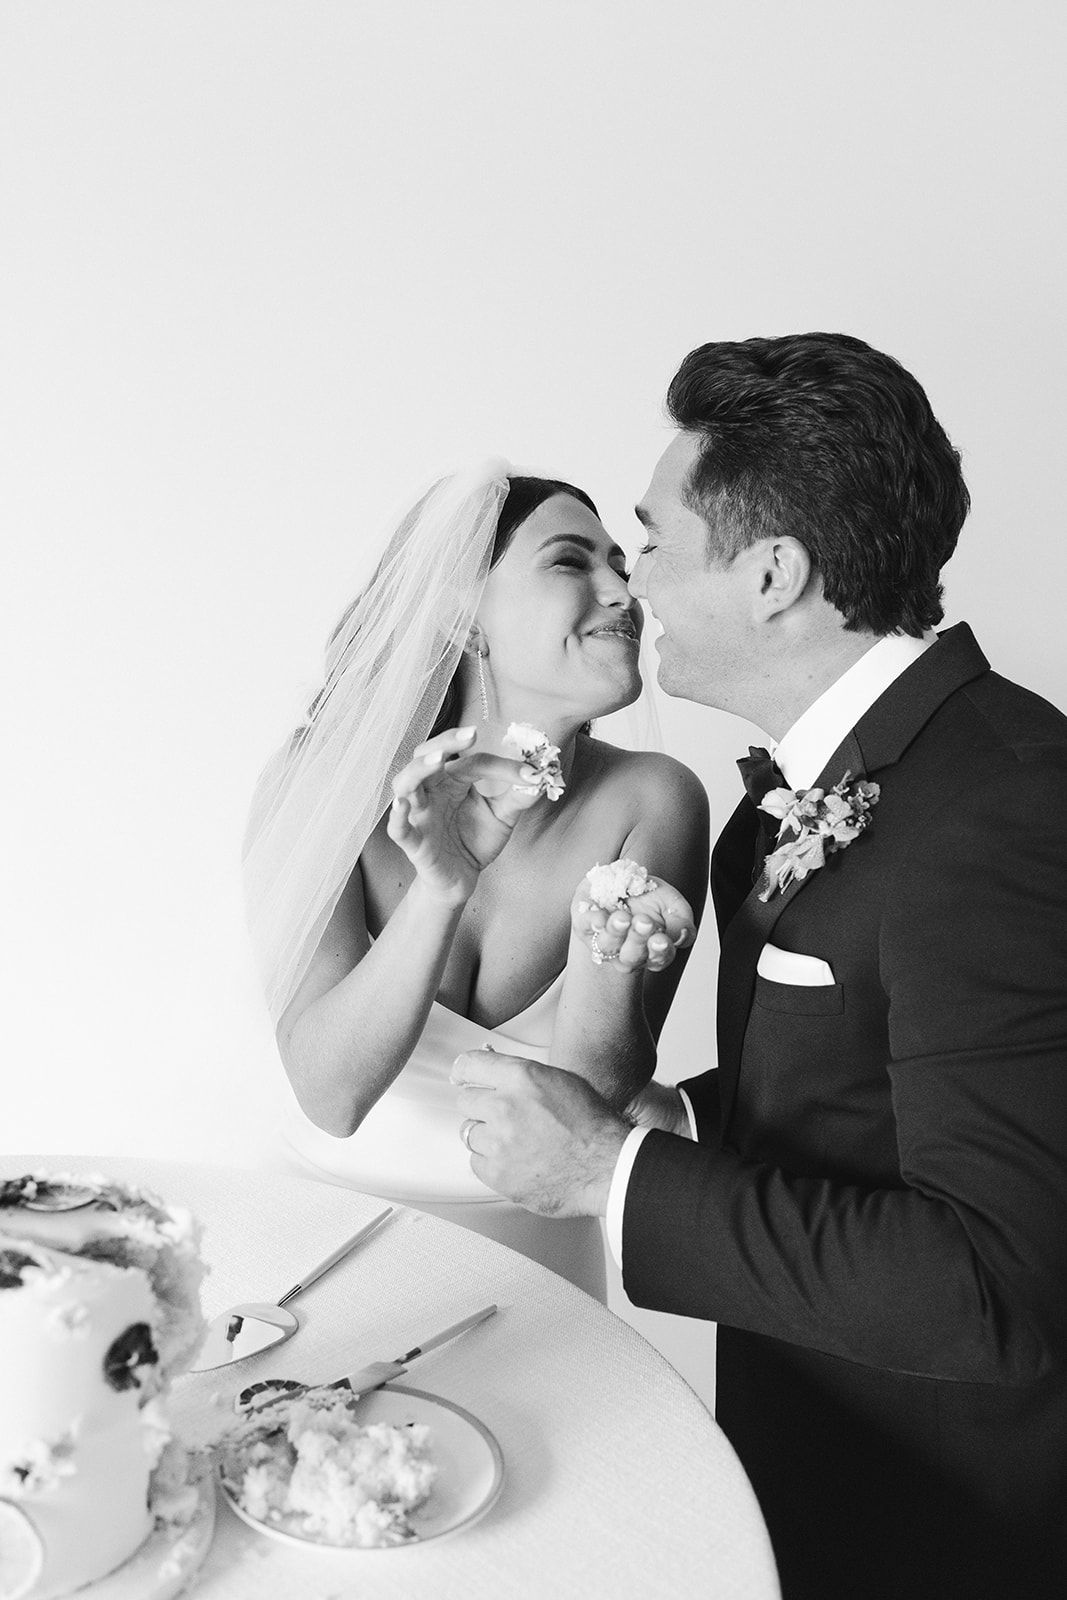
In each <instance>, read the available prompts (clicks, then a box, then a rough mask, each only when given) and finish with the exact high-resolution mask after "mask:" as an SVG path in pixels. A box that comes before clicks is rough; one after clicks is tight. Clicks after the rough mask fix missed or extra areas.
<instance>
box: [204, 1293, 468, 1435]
mask: <svg viewBox="0 0 1067 1600" xmlns="http://www.w3.org/2000/svg"><path fill="white" fill-rule="evenodd" d="M495 1311H496V1306H495V1305H492V1306H483V1307H482V1309H481V1310H480V1311H472V1312H471V1314H470V1316H468V1317H463V1318H461V1319H460V1321H459V1322H454V1323H453V1324H452V1326H451V1327H450V1328H445V1329H443V1330H442V1332H441V1333H435V1334H434V1335H433V1337H432V1338H430V1339H424V1340H423V1341H422V1343H421V1344H417V1345H415V1347H414V1348H413V1349H411V1350H408V1351H407V1352H406V1353H405V1354H404V1355H402V1356H397V1357H396V1358H395V1359H394V1360H392V1361H372V1362H371V1363H370V1364H369V1366H366V1367H360V1368H359V1370H358V1371H356V1372H347V1373H345V1375H344V1377H341V1378H334V1379H333V1380H332V1381H330V1382H328V1383H324V1384H316V1385H311V1384H306V1383H295V1382H293V1381H292V1380H291V1379H287V1378H265V1379H264V1380H263V1381H262V1382H261V1383H252V1384H249V1386H248V1388H247V1389H242V1390H241V1392H240V1394H239V1395H238V1396H237V1398H236V1400H235V1401H234V1403H233V1408H234V1410H235V1411H237V1412H239V1413H241V1414H243V1415H249V1414H250V1413H251V1412H253V1411H261V1410H263V1409H264V1408H265V1407H266V1406H269V1405H273V1404H274V1402H275V1401H276V1400H292V1399H295V1398H296V1397H297V1396H298V1395H301V1394H306V1393H307V1391H308V1389H309V1388H312V1387H315V1388H322V1389H347V1390H348V1391H349V1392H350V1393H351V1394H353V1395H355V1396H356V1397H357V1398H358V1396H359V1395H361V1394H366V1393H368V1391H369V1390H371V1389H380V1388H381V1387H382V1386H383V1384H386V1383H389V1382H391V1380H392V1379H393V1378H400V1377H402V1376H403V1375H404V1373H405V1372H406V1371H407V1370H408V1363H409V1362H411V1361H414V1360H415V1359H416V1357H417V1356H424V1355H426V1354H428V1352H429V1351H431V1350H436V1349H437V1348H438V1347H439V1346H440V1345H443V1344H447V1343H448V1341H449V1340H450V1339H456V1338H458V1337H459V1335H460V1334H461V1333H466V1332H467V1331H468V1330H469V1329H470V1328H476V1327H477V1326H478V1324H479V1323H480V1322H485V1321H486V1320H487V1318H489V1317H491V1316H492V1315H493V1313H494V1312H495Z"/></svg>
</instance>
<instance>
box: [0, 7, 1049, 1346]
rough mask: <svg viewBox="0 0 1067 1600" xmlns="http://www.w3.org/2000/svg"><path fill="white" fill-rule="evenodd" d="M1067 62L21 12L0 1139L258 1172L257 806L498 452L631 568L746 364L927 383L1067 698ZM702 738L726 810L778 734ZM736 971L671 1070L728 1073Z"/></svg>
mask: <svg viewBox="0 0 1067 1600" xmlns="http://www.w3.org/2000/svg"><path fill="white" fill-rule="evenodd" d="M1065 31H1067V30H1065V25H1064V9H1063V7H1062V6H1061V5H1060V4H1059V0H1047V3H1040V0H1014V3H1013V5H1012V6H1010V7H1008V6H1004V5H999V4H993V3H992V0H989V3H986V4H976V3H974V0H894V3H892V4H889V3H886V4H875V3H866V0H808V3H806V4H803V5H801V4H795V3H792V4H791V3H783V0H780V3H766V4H760V3H758V0H715V3H703V4H696V3H694V4H680V3H676V0H657V3H651V0H629V3H628V4H627V5H625V6H622V5H618V4H613V3H609V0H537V4H530V3H524V4H516V3H513V0H445V3H441V0H436V3H434V0H393V3H392V4H390V5H389V6H381V5H372V4H369V3H366V4H364V3H359V0H351V3H347V4H346V3H341V0H225V3H220V0H180V3H179V0H172V3H158V0H93V3H92V4H86V3H85V0H2V3H0V185H2V187H0V218H2V223H0V227H2V236H3V247H2V256H0V274H2V281H0V305H2V311H0V316H2V319H3V320H2V335H0V337H2V345H0V406H2V415H3V431H4V444H3V457H4V464H3V468H2V486H0V495H2V503H0V518H2V523H0V526H2V528H3V536H4V542H5V547H7V548H9V550H10V565H9V566H8V573H7V576H6V577H5V579H4V582H3V586H2V605H3V613H2V618H0V641H2V647H3V651H4V663H5V664H4V668H3V672H2V677H0V681H2V683H3V688H4V690H5V709H4V713H3V717H4V720H3V727H4V733H5V743H6V747H7V753H8V758H9V759H8V763H7V777H6V779H5V781H4V784H3V791H2V792H3V797H4V801H5V805H6V817H5V821H4V826H3V833H4V841H5V845H6V847H7V849H6V852H5V853H6V854H7V856H8V861H7V866H6V872H5V877H6V887H5V888H4V891H3V922H4V933H5V939H6V945H7V948H6V951H5V953H4V955H3V958H2V961H0V969H2V972H3V979H4V986H5V998H4V1002H3V1018H4V1024H5V1026H4V1041H3V1042H4V1057H5V1064H4V1069H3V1070H4V1084H3V1091H2V1097H0V1119H2V1120H0V1148H3V1149H7V1150H15V1149H26V1148H35V1149H47V1148H53V1149H75V1150H85V1151H86V1152H90V1151H92V1152H106V1151H110V1152H114V1153H121V1152H152V1153H157V1154H161V1155H173V1156H177V1157H185V1158H197V1157H199V1158H204V1159H211V1160H230V1159H234V1160H241V1161H251V1160H254V1159H255V1157H256V1153H257V1151H258V1149H259V1147H260V1144H261V1142H262V1138H263V1136H264V1133H265V1131H266V1129H267V1127H268V1126H269V1120H270V1110H269V1101H270V1095H271V1093H272V1092H273V1089H274V1086H275V1084H276V1079H277V1068H276V1066H275V1063H274V1056H273V1049H272V1045H271V1041H270V1037H269V1033H268V1030H267V1027H266V1023H265V1020H264V1018H263V1015H262V1012H261V1009H260V1006H259V1002H258V996H257V994H256V990H255V984H254V980H253V978H252V976H251V972H250V966H249V958H248V955H247V952H246V948H245V942H244V932H243V926H242V915H241V908H240V894H239V883H238V867H237V862H238V852H239V845H240V838H241V832H242V826H243V819H244V812H245V806H246V803H247V798H248V795H249V792H250V790H251V787H252V784H253V782H254V779H255V776H256V773H257V771H258V769H259V766H260V764H261V763H262V761H263V760H264V758H265V757H266V755H267V753H268V752H269V751H270V750H271V748H272V747H273V745H274V744H275V743H276V742H278V740H280V738H281V737H282V735H283V734H284V733H285V732H286V731H287V729H288V727H289V725H290V723H291V721H292V719H293V717H294V714H295V713H296V712H297V711H298V709H299V708H300V707H301V706H302V704H303V703H304V700H305V697H306V695H307V692H308V690H309V688H310V687H311V685H312V684H313V683H314V680H315V675H316V672H317V669H318V662H319V653H320V647H321V643H322V640H323V637H324V635H325V633H326V631H327V629H328V628H329V626H330V625H331V623H332V621H333V619H334V617H335V615H336V613H337V612H338V610H339V609H340V607H341V605H342V603H343V602H344V601H345V599H346V598H347V597H348V596H349V595H350V593H351V592H352V590H353V587H354V585H355V583H356V581H357V578H358V574H359V572H360V570H361V563H360V553H361V541H365V539H366V535H367V532H368V530H377V528H378V527H379V525H380V523H381V521H382V519H383V517H384V516H385V515H386V514H387V513H388V512H389V511H390V510H391V509H392V508H394V507H395V506H396V505H397V503H398V502H399V500H401V499H402V498H403V496H404V494H405V491H406V490H407V489H408V488H410V487H411V486H413V485H418V484H420V483H421V482H422V481H423V480H425V479H426V478H427V477H428V476H429V475H430V474H431V473H433V472H435V471H438V470H440V469H443V468H447V467H448V466H449V465H450V464H451V463H453V462H456V461H458V460H462V459H467V458H470V457H472V456H482V455H485V454H489V453H497V452H499V453H502V454H505V455H507V456H509V457H511V458H512V459H513V460H516V461H518V462H520V463H522V464H525V465H527V466H528V467H530V468H532V469H534V470H544V471H548V472H551V473H553V474H559V475H562V476H566V477H571V478H573V479H574V480H575V481H577V482H579V483H581V484H583V485H585V486H587V487H588V488H589V489H590V491H591V492H592V493H593V495H594V497H595V498H596V499H597V501H598V502H599V504H600V506H601V510H602V512H603V513H604V515H605V518H606V520H607V522H608V524H609V526H610V527H611V528H612V530H613V531H614V532H615V533H616V535H617V536H618V537H619V538H620V541H621V542H622V543H623V544H625V545H627V546H628V547H631V548H632V547H633V546H635V545H636V543H637V542H638V541H637V531H638V530H637V525H636V523H635V521H634V519H633V516H632V509H631V508H632V505H633V502H634V500H635V499H636V498H637V496H638V495H639V494H640V492H641V491H642V489H643V488H644V486H645V483H646V482H647V478H648V475H649V473H650V471H651V468H652V465H653V463H654V461H655V459H656V457H657V455H658V454H659V452H660V450H661V449H662V448H663V445H664V444H665V442H666V439H667V437H668V433H667V429H666V425H665V423H664V421H663V417H662V410H661V402H662V395H663V392H664V389H665V386H666V383H667V381H668V380H669V378H670V376H671V374H672V372H673V371H674V368H675V367H676V365H677V363H678V361H679V360H680V358H681V357H682V356H683V355H684V354H685V352H686V351H687V350H688V349H690V348H691V347H692V346H693V345H695V344H698V343H702V342H703V341H705V340H707V339H713V338H743V337H746V336H748V335H750V334H753V333H763V334H773V333H785V332H795V331H801V330H807V329H813V328H823V329H840V330H845V331H849V332H852V333H855V334H858V335H860V336H861V337H863V338H865V339H867V340H869V341H870V342H871V343H873V344H875V345H877V346H880V347H881V348H883V349H886V350H888V351H889V352H891V353H892V354H894V355H896V356H897V357H898V358H899V359H901V360H902V361H903V362H904V363H905V365H907V366H909V367H910V368H911V369H912V370H913V371H915V372H916V374H917V375H918V376H919V378H920V380H921V381H922V382H923V384H924V385H925V386H926V388H927V391H928V393H929V395H930V398H931V400H932V403H933V405H934V408H935V410H936V411H937V413H938V415H939V416H940V417H941V419H942V421H943V422H944V423H945V425H946V427H947V428H948V430H949V432H950V434H951V435H952V437H953V439H954V441H955V442H956V443H957V444H958V445H959V446H960V447H961V448H962V450H963V452H964V456H965V466H966V471H967V475H968V480H969V483H970V486H971V490H972V493H973V497H974V511H973V514H972V518H971V520H970V522H969V524H968V526H967V528H966V530H965V533H964V537H963V542H962V546H961V549H960V552H959V554H958V555H957V557H956V558H955V560H954V561H953V563H952V564H951V566H950V568H949V569H948V574H947V594H948V609H949V620H950V621H955V620H958V619H959V618H961V617H966V618H967V619H968V620H970V621H971V622H972V624H973V625H974V626H975V628H976V631H977V632H978V634H979V637H980V639H981V640H982V642H983V643H984V645H985V648H986V650H987V652H988V653H989V654H990V655H991V657H992V658H993V660H994V664H995V665H997V666H998V667H999V668H1000V669H1001V670H1002V671H1005V672H1006V673H1008V674H1009V675H1010V676H1014V677H1017V678H1019V679H1021V680H1022V681H1024V682H1026V683H1028V684H1030V685H1031V686H1033V687H1034V688H1036V689H1038V690H1039V691H1041V692H1042V693H1044V694H1046V695H1047V696H1048V697H1049V698H1052V699H1054V700H1058V701H1059V702H1060V703H1061V704H1067V659H1065V657H1067V652H1065V651H1064V648H1063V642H1062V626H1063V625H1062V620H1061V619H1062V609H1063V601H1062V584H1061V582H1060V578H1061V571H1062V537H1057V535H1058V534H1059V533H1060V523H1061V515H1060V501H1061V498H1062V489H1061V480H1062V459H1063V438H1064V423H1065V417H1064V405H1063V388H1064V384H1063V373H1064V357H1065V348H1064V347H1065V325H1064V316H1063V283H1064V279H1065V261H1064V221H1063V216H1064V205H1063V200H1064V196H1063V191H1062V172H1063V161H1064V143H1065V141H1064V125H1063V114H1062V111H1061V109H1060V107H1061V105H1062V100H1063V96H1062V82H1061V78H1062V69H1063V61H1064V44H1065ZM5 565H7V564H5ZM663 721H664V726H665V730H666V734H667V738H668V743H669V746H670V747H671V748H672V749H673V750H674V751H675V752H676V753H678V754H680V755H682V756H683V757H684V758H685V759H687V760H688V761H689V762H690V763H691V764H692V765H693V766H694V767H695V768H696V770H697V771H698V772H699V773H700V774H701V776H702V777H703V778H704V780H705V781H706V783H707V785H708V787H709V790H710V791H711V795H712V802H713V806H714V810H715V813H716V816H717V817H718V818H719V820H720V821H721V820H722V819H723V818H724V817H725V816H726V815H727V814H728V812H729V810H730V809H731V808H732V806H733V803H734V796H735V792H736V773H735V771H734V769H733V758H734V756H735V755H736V754H738V753H742V752H743V750H744V748H745V744H746V742H747V738H748V735H749V731H750V730H749V729H748V727H747V726H746V725H744V724H742V723H740V722H738V721H736V720H735V719H732V718H729V717H726V716H724V715H720V714H716V713H711V712H708V711H704V710H700V709H698V708H694V707H688V706H684V705H680V704H677V703H668V704H667V706H666V708H665V710H664V713H663ZM715 955H716V950H715V942H714V935H713V934H712V932H711V931H710V929H709V930H708V931H707V932H706V933H705V935H704V937H703V940H702V943H701V946H700V947H699V949H698V952H697V954H696V955H695V957H694V959H693V962H692V964H691V967H690V972H689V974H688V976H687V979H686V983H685V985H684V986H683V990H682V994H681V997H680V1000H679V1003H678V1005H677V1007H676V1011H675V1014H674V1016H673V1017H672V1019H671V1022H670V1024H669V1026H668V1033H667V1035H666V1038H665V1050H664V1061H663V1067H662V1075H663V1076H664V1077H666V1078H668V1079H673V1078H675V1077H677V1076H681V1075H684V1074H686V1073H689V1072H691V1071H693V1070H694V1069H695V1068H699V1067H701V1066H702V1065H703V1064H704V1063H705V1062H706V1061H708V1060H709V1059H710V1043H709V1020H710V1014H711V1000H710V989H711V985H712V984H713V981H714V965H715ZM642 1325H643V1326H646V1327H648V1328H651V1329H652V1330H653V1333H652V1336H653V1337H656V1338H658V1339H659V1340H660V1341H661V1342H662V1343H663V1346H664V1348H665V1349H668V1351H669V1353H671V1354H672V1358H673V1359H676V1361H677V1363H678V1364H679V1365H680V1366H682V1367H683V1369H687V1367H688V1370H689V1371H690V1374H691V1375H692V1374H695V1373H697V1371H698V1369H700V1368H702V1367H703V1365H704V1344H701V1343H700V1338H701V1337H703V1338H705V1340H706V1335H703V1333H702V1330H698V1332H697V1334H696V1335H694V1334H693V1333H692V1330H687V1331H686V1336H685V1338H686V1340H687V1341H688V1342H685V1341H683V1342H685V1349H684V1350H683V1349H682V1347H681V1345H679V1344H678V1337H679V1334H678V1328H677V1326H668V1325H667V1324H665V1323H662V1322H659V1321H656V1322H655V1323H652V1322H645V1323H643V1324H642ZM694 1338H695V1339H696V1342H695V1343H694V1342H693V1340H694ZM672 1341H673V1342H672ZM694 1351H698V1352H699V1353H698V1354H695V1355H694V1354H693V1353H692V1352H694Z"/></svg>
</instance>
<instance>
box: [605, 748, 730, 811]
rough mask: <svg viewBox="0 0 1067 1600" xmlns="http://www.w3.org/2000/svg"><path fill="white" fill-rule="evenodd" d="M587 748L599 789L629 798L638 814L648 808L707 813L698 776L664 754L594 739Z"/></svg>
mask: <svg viewBox="0 0 1067 1600" xmlns="http://www.w3.org/2000/svg"><path fill="white" fill-rule="evenodd" d="M584 744H585V746H586V754H587V759H588V762H589V767H590V770H591V771H592V772H593V773H595V774H596V777H597V782H598V786H599V785H601V784H602V785H603V786H604V788H605V789H610V790H612V791H615V792H618V793H620V794H622V793H625V794H627V795H629V796H630V797H631V799H632V800H633V801H634V802H635V803H636V805H637V808H638V809H639V810H644V809H645V808H646V807H647V806H649V805H659V806H669V807H671V808H677V807H685V808H686V809H687V810H690V811H692V810H694V809H695V810H696V811H697V812H698V813H700V812H704V811H706V810H707V806H708V797H707V793H706V791H705V789H704V785H703V784H702V783H701V781H700V779H699V778H698V777H697V775H696V773H695V772H693V771H692V769H691V768H690V767H687V766H686V765H685V763H684V762H683V761H677V760H676V759H675V757H674V756H669V755H667V754H666V752H665V751H663V750H623V749H621V748H620V747H619V746H618V745H613V744H608V743H607V742H606V741H605V740H603V739H594V738H592V737H591V736H590V737H586V738H585V740H584Z"/></svg>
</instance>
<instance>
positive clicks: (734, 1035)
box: [712, 623, 989, 1133]
mask: <svg viewBox="0 0 1067 1600" xmlns="http://www.w3.org/2000/svg"><path fill="white" fill-rule="evenodd" d="M988 670H989V663H988V661H987V660H986V658H985V656H984V655H983V654H982V652H981V650H980V649H979V648H978V644H977V642H976V640H975V638H974V635H973V634H972V632H971V630H970V628H968V627H967V626H966V624H962V623H961V624H959V625H958V626H957V627H955V628H951V629H949V630H948V631H947V632H946V633H944V634H942V635H941V636H940V637H939V639H938V643H937V644H936V645H935V646H933V647H932V648H931V649H929V650H927V651H926V652H925V653H924V654H923V655H921V656H920V657H919V658H918V660H917V661H916V662H915V663H914V664H913V665H912V666H910V667H909V668H908V669H907V670H906V671H905V672H903V673H901V675H900V677H899V678H897V679H896V680H895V682H893V683H892V684H890V686H889V688H888V689H887V690H886V691H885V692H884V694H882V695H881V696H880V697H879V699H878V700H876V701H875V703H874V705H873V706H872V707H871V708H870V710H869V711H868V712H866V713H865V715H864V716H863V717H862V718H861V719H860V721H859V722H858V723H857V725H856V727H855V728H854V729H852V731H851V732H850V733H849V734H848V735H847V736H846V737H845V738H844V739H843V740H842V742H841V744H840V745H839V746H838V748H837V749H836V750H835V751H834V753H833V755H832V756H831V757H830V759H829V761H828V762H827V763H826V765H825V767H824V768H823V770H822V772H821V773H820V774H819V777H818V778H817V779H816V781H815V784H813V786H812V787H813V788H820V789H830V788H832V787H833V786H834V784H836V783H839V782H840V781H841V779H842V778H843V777H844V776H845V774H846V773H847V774H848V775H849V781H850V782H855V781H857V780H859V779H862V778H867V777H868V776H870V775H871V774H872V773H876V772H882V771H884V770H885V769H886V768H887V767H890V766H892V765H894V764H895V763H896V762H897V761H899V760H900V758H901V756H902V755H903V754H904V752H905V750H906V749H907V747H908V745H909V744H911V742H912V740H913V739H915V738H916V737H917V736H918V734H919V733H920V732H921V731H922V729H923V728H924V727H925V726H926V724H927V722H929V720H930V718H931V717H932V716H933V715H934V714H935V712H936V711H937V710H938V708H939V707H940V706H941V705H943V704H944V702H945V700H947V699H948V697H949V695H951V694H954V693H955V692H956V691H957V690H958V689H960V688H962V687H963V686H964V684H966V683H968V682H970V681H971V680H973V679H974V678H977V677H979V676H980V675H981V674H982V673H983V672H988ZM743 809H747V810H748V811H749V812H752V810H753V808H752V807H751V805H749V803H748V801H747V800H746V801H745V802H743V806H739V807H738V812H741V811H742V810H743ZM738 812H735V813H734V817H732V818H731V819H730V822H729V823H728V824H727V826H726V828H725V829H724V830H723V835H722V838H721V840H720V842H719V845H717V846H716V850H715V857H714V858H713V865H712V890H713V894H714V898H715V906H716V913H717V914H718V916H719V933H720V940H721V953H720V957H719V988H718V1002H717V1013H718V1027H717V1034H718V1062H719V1083H720V1085H721V1104H722V1128H723V1132H724V1133H725V1131H726V1129H727V1127H728V1125H729V1119H730V1114H731V1112H732V1110H733V1106H734V1101H735V1099H736V1095H737V1085H738V1079H739V1075H740V1068H741V1053H742V1049H743V1046H744V1040H745V1031H746V1029H747V1027H748V1019H749V1013H750V1011H751V1009H752V997H753V993H754V991H755V986H756V963H757V962H758V961H759V957H760V951H761V950H762V949H763V946H764V945H765V944H767V943H768V942H769V941H770V939H771V936H772V934H773V932H774V927H775V924H776V922H777V921H778V919H779V917H780V916H781V915H782V912H783V911H784V910H785V908H786V906H787V905H789V904H790V902H791V901H793V900H795V899H796V897H797V895H798V894H802V893H803V891H804V888H805V885H806V884H807V883H808V882H810V879H811V877H813V876H814V874H809V876H808V877H807V878H804V879H803V880H800V881H797V880H796V879H794V881H793V882H792V883H791V884H790V885H789V887H788V888H787V889H785V890H778V889H776V890H774V891H773V892H772V894H771V895H770V897H769V898H768V899H767V900H765V901H764V900H761V899H760V898H759V893H758V890H759V887H760V885H758V884H757V885H756V886H754V887H753V888H752V889H751V890H750V891H749V893H748V894H747V895H746V896H745V897H744V898H743V899H740V901H739V903H738V898H739V897H737V896H736V890H735V898H734V899H733V904H734V905H736V906H737V909H736V910H735V911H733V912H732V913H731V912H730V905H729V902H728V901H726V900H724V901H723V903H722V906H721V909H720V896H721V895H722V893H723V889H724V888H725V887H726V886H727V885H729V884H730V883H733V884H735V885H736V883H737V881H738V875H739V871H740V866H739V862H738V859H737V857H736V854H735V852H739V851H740V850H741V849H742V848H743V834H742V832H741V830H740V828H737V829H735V828H734V823H735V821H736V819H737V816H738ZM871 826H872V827H874V828H876V827H877V826H878V817H877V811H875V814H874V817H873V819H872V822H871ZM755 834H756V824H755V822H753V823H751V824H750V827H749V830H748V839H749V855H748V871H749V872H751V863H752V850H753V849H754V846H755ZM721 846H726V847H727V849H726V850H725V851H723V852H722V856H723V859H722V860H721V861H720V860H719V857H720V847H721ZM850 848H853V849H854V848H859V849H862V848H863V838H862V835H861V837H860V838H859V839H858V840H855V841H854V842H853V844H852V846H850ZM727 860H729V863H730V864H729V867H727Z"/></svg>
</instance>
